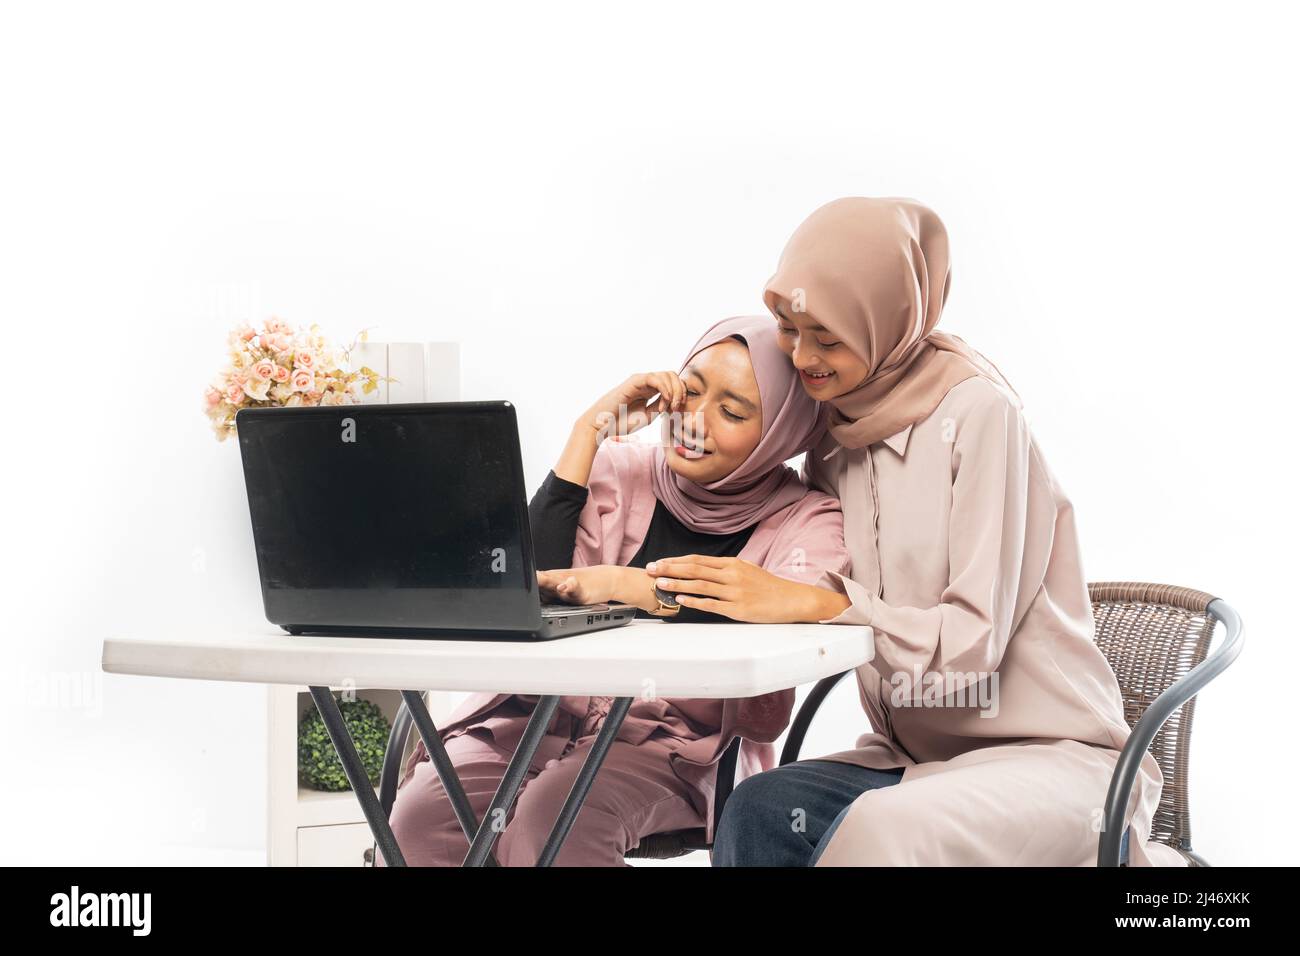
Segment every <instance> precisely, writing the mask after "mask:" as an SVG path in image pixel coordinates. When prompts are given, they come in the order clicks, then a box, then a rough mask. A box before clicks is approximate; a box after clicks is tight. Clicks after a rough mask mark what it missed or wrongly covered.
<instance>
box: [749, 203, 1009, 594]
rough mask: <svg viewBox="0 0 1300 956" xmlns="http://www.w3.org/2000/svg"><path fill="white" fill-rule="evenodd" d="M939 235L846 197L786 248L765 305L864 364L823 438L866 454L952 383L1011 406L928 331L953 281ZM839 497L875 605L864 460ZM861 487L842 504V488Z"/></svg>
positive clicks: (875, 562)
mask: <svg viewBox="0 0 1300 956" xmlns="http://www.w3.org/2000/svg"><path fill="white" fill-rule="evenodd" d="M951 275H952V273H951V271H950V270H949V265H948V232H947V230H946V229H944V226H943V222H942V221H941V220H940V219H939V217H938V216H937V215H936V214H935V213H934V211H933V210H931V209H929V208H927V207H926V206H923V205H921V204H920V203H919V202H916V201H915V200H912V199H897V198H885V199H875V198H865V197H856V196H855V197H850V198H846V199H836V200H834V201H833V202H829V203H827V204H826V205H824V206H821V207H820V208H818V209H816V210H814V211H813V214H812V215H811V216H809V217H808V218H807V219H805V220H804V221H803V224H802V225H800V226H799V228H798V229H796V230H795V233H794V235H793V236H791V237H790V241H789V242H787V243H786V245H785V249H784V250H783V251H782V253H781V260H780V262H779V263H778V265H777V270H776V274H775V275H774V276H772V278H770V279H769V280H768V281H767V286H766V287H765V288H764V290H763V301H764V302H766V303H767V307H768V309H770V310H771V311H772V313H773V314H774V315H775V314H776V305H777V299H778V298H784V299H785V300H786V302H787V303H788V307H789V308H792V309H794V310H795V311H799V312H807V313H808V314H809V315H810V316H811V317H813V318H815V319H816V320H817V322H818V324H820V325H823V326H825V327H826V328H827V329H828V330H829V331H830V332H831V333H832V334H833V335H835V336H836V337H837V338H838V339H840V340H841V341H842V342H844V344H845V345H846V346H848V348H849V349H851V350H852V352H853V354H854V355H856V356H857V357H858V358H860V359H862V361H863V362H865V363H866V365H867V367H868V369H869V370H870V371H869V372H868V373H867V376H866V377H865V378H864V379H863V380H862V382H861V383H860V384H859V385H858V387H857V388H855V389H853V390H852V391H850V392H847V393H845V394H844V395H841V396H840V397H839V398H835V399H832V400H831V403H830V404H831V406H832V409H831V415H830V432H831V435H832V437H834V438H835V440H836V441H837V442H838V444H837V445H836V446H835V448H834V449H832V450H831V452H830V453H829V454H827V455H824V456H823V460H825V459H829V458H831V457H832V456H834V455H835V454H836V453H837V452H839V451H840V450H841V449H843V448H865V447H866V446H867V445H871V444H873V443H875V442H877V441H880V440H881V439H882V438H888V437H890V436H891V435H894V434H896V433H898V432H900V431H902V430H903V429H904V428H906V427H907V426H908V425H911V424H915V423H916V422H919V421H921V420H922V419H924V418H926V417H928V416H929V415H930V413H931V412H933V411H934V410H935V408H937V407H938V405H939V403H940V402H941V401H943V397H944V396H945V395H946V394H948V390H949V389H950V388H952V387H953V386H954V385H956V384H957V383H958V382H964V381H965V380H966V379H968V378H971V377H972V376H975V375H984V376H986V377H987V378H989V379H992V380H993V381H994V382H995V383H997V384H999V385H1002V386H1004V387H1005V390H1006V394H1007V398H1008V399H1009V400H1010V401H1013V402H1014V403H1015V404H1016V405H1017V406H1019V405H1020V397H1019V396H1018V395H1017V394H1016V392H1015V389H1013V388H1012V387H1011V384H1010V383H1009V382H1007V380H1006V379H1005V378H1003V377H1002V373H1001V372H999V371H998V370H997V368H996V367H994V365H993V363H992V362H990V361H988V359H986V358H984V356H982V355H980V353H979V352H977V351H975V350H974V349H973V348H971V347H970V346H969V345H967V344H966V343H965V342H963V341H962V340H961V339H959V338H958V337H957V336H955V335H948V334H946V333H943V332H936V331H934V327H935V325H936V324H937V323H938V322H939V313H941V312H942V311H943V306H944V303H945V302H946V301H947V299H948V287H949V284H950V280H951ZM844 467H845V474H844V477H843V484H842V485H841V487H840V489H839V491H838V493H839V495H840V499H841V505H842V506H843V509H844V543H845V545H846V546H847V547H848V549H849V554H850V556H851V557H852V559H853V573H852V576H853V579H854V580H855V581H857V582H858V583H860V584H862V585H863V586H864V587H866V588H867V589H868V591H869V592H870V593H871V594H874V595H876V596H877V597H880V598H883V597H884V594H883V591H882V586H883V580H882V579H883V575H882V573H881V566H880V550H879V547H878V543H877V539H876V535H877V531H878V529H877V526H876V525H877V509H878V507H879V500H878V499H879V493H878V490H877V488H876V470H875V466H874V464H873V463H872V459H871V454H870V452H867V453H865V454H862V455H852V456H850V457H849V460H848V461H847V462H846V463H845V465H844ZM848 488H852V489H861V490H862V493H860V494H856V493H855V494H849V495H845V494H844V490H843V489H848Z"/></svg>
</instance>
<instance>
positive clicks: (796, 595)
mask: <svg viewBox="0 0 1300 956" xmlns="http://www.w3.org/2000/svg"><path fill="white" fill-rule="evenodd" d="M646 571H647V572H649V573H650V574H651V575H653V576H654V579H655V580H656V582H657V584H658V586H659V589H660V590H661V591H667V592H669V593H670V594H674V595H676V597H677V601H678V602H679V603H680V604H681V605H682V606H683V607H695V608H699V609H700V610H701V611H712V612H713V613H715V614H722V615H725V616H726V617H729V618H731V619H732V620H735V621H747V622H749V623H751V624H786V623H793V622H797V621H802V622H807V623H817V622H818V621H824V620H828V619H830V618H832V617H835V616H836V615H838V614H839V613H840V612H841V611H843V610H844V609H845V608H847V607H848V606H849V600H848V598H846V597H845V596H844V595H843V594H840V593H839V592H838V591H831V590H828V589H827V588H820V587H817V586H816V585H812V584H800V583H799V582H797V581H788V580H786V579H785V578H782V577H777V576H776V575H775V574H772V573H771V572H770V571H764V570H763V569H762V568H760V567H759V566H758V565H757V564H754V563H753V562H752V561H745V560H743V559H741V558H715V557H713V556H711V555H707V554H687V555H683V556H682V557H678V558H661V559H660V560H658V561H651V562H650V563H649V564H648V565H646Z"/></svg>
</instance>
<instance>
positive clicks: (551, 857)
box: [537, 697, 632, 866]
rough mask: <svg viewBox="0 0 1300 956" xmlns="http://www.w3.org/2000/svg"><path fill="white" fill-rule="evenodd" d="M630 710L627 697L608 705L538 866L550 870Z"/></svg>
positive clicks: (538, 860) (540, 856)
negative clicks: (548, 867)
mask: <svg viewBox="0 0 1300 956" xmlns="http://www.w3.org/2000/svg"><path fill="white" fill-rule="evenodd" d="M631 706H632V698H631V697H616V698H615V699H614V701H613V703H612V704H610V707H609V713H608V714H607V715H606V716H605V722H604V723H603V724H601V727H600V732H599V733H598V734H596V740H595V742H593V743H592V745H591V750H589V751H588V752H587V759H586V760H584V761H583V762H582V769H581V770H579V771H578V776H577V779H575V780H574V781H573V787H572V788H571V789H570V790H569V795H568V796H567V797H566V798H565V800H564V806H563V807H561V808H560V815H559V817H558V818H557V819H556V821H555V826H554V827H553V828H552V829H551V835H550V836H549V837H547V838H546V845H545V846H544V847H542V852H541V854H540V855H539V856H538V857H537V865H538V866H550V865H551V864H552V863H553V862H554V861H555V856H556V854H557V853H559V852H560V846H561V845H562V844H563V843H564V840H565V837H567V836H568V835H569V830H570V829H571V828H572V827H573V821H574V820H576V819H577V817H578V811H579V810H580V809H582V801H583V800H586V799H587V791H589V790H590V789H591V784H592V782H593V781H595V779H596V772H597V771H599V770H600V765H601V764H602V763H603V762H604V760H605V754H607V753H608V752H609V748H610V745H611V744H613V743H614V738H615V737H617V736H618V731H619V728H620V727H622V726H623V718H624V717H626V716H627V711H628V708H629V707H631Z"/></svg>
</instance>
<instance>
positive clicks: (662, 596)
mask: <svg viewBox="0 0 1300 956" xmlns="http://www.w3.org/2000/svg"><path fill="white" fill-rule="evenodd" d="M651 586H652V587H653V588H654V592H655V600H656V601H658V602H659V607H658V608H656V610H658V611H659V616H660V617H672V616H673V615H675V614H676V613H677V612H678V611H680V610H681V609H682V606H681V605H680V604H678V603H677V599H676V598H675V597H673V595H671V594H669V593H668V592H667V591H661V590H660V589H659V587H658V585H651Z"/></svg>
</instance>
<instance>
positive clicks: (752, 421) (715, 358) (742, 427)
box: [664, 339, 763, 484]
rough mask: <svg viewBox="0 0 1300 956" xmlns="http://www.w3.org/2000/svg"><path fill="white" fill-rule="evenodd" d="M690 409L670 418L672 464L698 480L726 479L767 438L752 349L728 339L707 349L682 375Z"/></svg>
mask: <svg viewBox="0 0 1300 956" xmlns="http://www.w3.org/2000/svg"><path fill="white" fill-rule="evenodd" d="M681 379H682V384H684V385H685V386H686V407H685V409H684V410H683V411H682V412H681V413H677V414H673V415H670V416H667V419H666V421H665V422H664V444H665V445H666V446H667V447H666V448H665V449H664V455H665V459H666V460H667V462H668V467H669V468H671V469H672V470H673V471H674V472H676V473H677V474H679V475H681V476H682V477H683V478H687V479H689V480H691V481H694V482H696V483H698V484H708V483H709V482H713V481H717V480H719V479H720V478H725V477H726V476H727V475H729V474H731V473H732V472H733V471H735V470H736V469H737V468H739V467H740V466H741V464H743V463H744V461H745V459H746V458H748V457H749V456H750V454H751V453H752V452H753V451H754V449H755V448H757V447H758V443H759V440H760V439H761V438H762V437H763V406H762V400H761V397H760V395H759V392H758V381H757V379H755V377H754V367H753V365H752V364H750V360H749V349H748V348H746V347H745V345H744V343H742V342H738V341H736V340H735V339H726V340H724V341H722V342H717V343H715V344H714V345H710V346H709V347H708V348H706V349H704V350H703V351H702V352H700V353H699V354H698V355H696V356H695V358H693V359H691V363H690V364H689V365H687V366H686V368H685V369H684V370H683V371H682V373H681Z"/></svg>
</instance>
